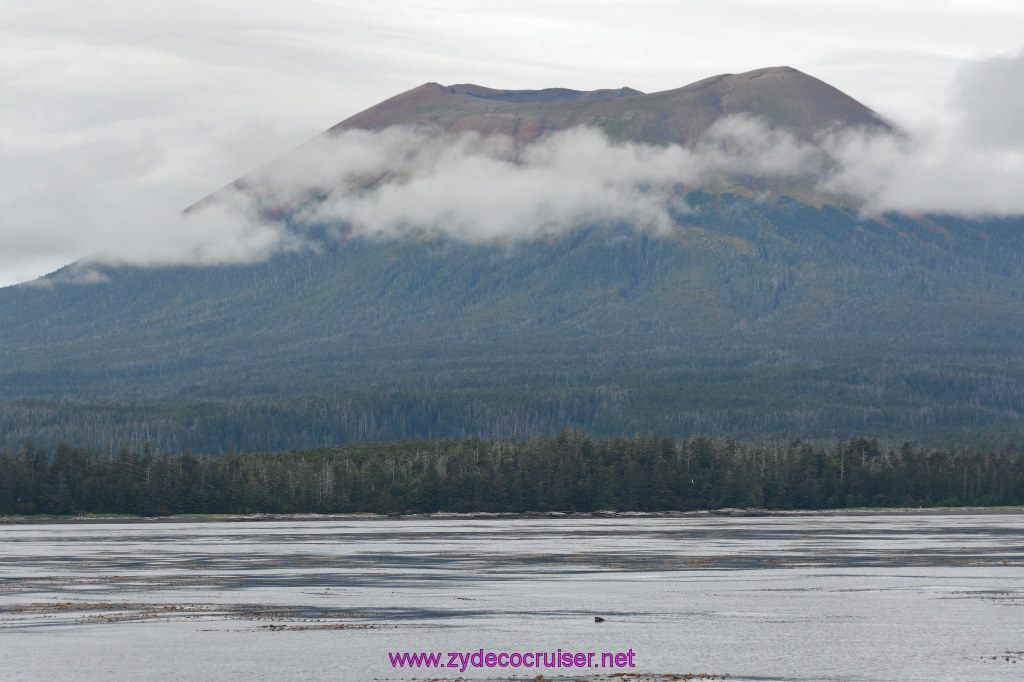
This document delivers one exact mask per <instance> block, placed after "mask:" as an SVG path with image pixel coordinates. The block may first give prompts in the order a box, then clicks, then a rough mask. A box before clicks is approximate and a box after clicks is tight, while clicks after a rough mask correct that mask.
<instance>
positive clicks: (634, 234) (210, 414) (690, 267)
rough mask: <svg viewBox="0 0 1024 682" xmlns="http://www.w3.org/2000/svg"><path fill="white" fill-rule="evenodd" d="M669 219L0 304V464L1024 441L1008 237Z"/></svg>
mask: <svg viewBox="0 0 1024 682" xmlns="http://www.w3.org/2000/svg"><path fill="white" fill-rule="evenodd" d="M687 201H688V202H689V204H690V206H689V208H685V209H683V208H681V209H680V211H679V212H678V213H677V214H675V215H674V220H675V222H676V225H675V227H674V228H673V230H672V231H671V232H670V233H669V234H666V235H654V234H651V233H647V232H643V231H636V230H634V229H632V228H631V227H629V226H625V225H597V226H594V225H591V226H584V227H580V228H578V229H576V230H574V231H571V232H568V233H565V234H561V235H559V236H558V237H557V238H551V239H546V240H545V239H541V240H537V241H532V242H524V243H518V244H507V245H495V244H464V243H457V242H452V241H447V240H444V239H441V238H429V235H423V236H422V238H421V239H407V240H397V241H386V242H384V241H373V240H368V239H349V240H347V241H342V242H338V241H337V240H335V241H333V242H332V241H330V240H329V239H328V238H327V236H326V234H327V233H326V232H325V233H324V234H323V235H321V241H320V242H319V244H320V251H319V252H308V253H291V254H280V255H278V256H275V257H274V258H272V259H271V260H269V261H268V262H265V263H257V264H251V265H225V266H216V267H154V268H135V267H99V268H98V271H99V272H101V273H102V274H103V275H104V276H105V277H107V278H108V280H109V281H107V282H105V283H100V284H66V283H65V284H60V283H57V282H58V280H59V279H60V277H62V276H67V275H68V273H67V272H65V273H58V274H57V275H56V276H55V277H54V278H53V279H54V282H52V283H51V285H50V286H19V287H10V288H6V289H2V290H0V446H3V445H6V446H8V447H15V446H16V445H17V444H19V443H22V442H24V440H25V439H26V438H29V437H32V438H35V439H37V440H36V442H37V443H38V444H40V445H44V446H46V447H49V448H52V447H54V446H55V445H56V444H57V443H58V442H59V441H60V440H68V441H70V442H75V443H81V444H83V445H87V446H89V447H92V448H97V449H115V450H116V449H118V448H120V447H121V446H122V445H128V446H129V447H133V448H140V447H141V446H142V444H143V443H145V442H150V443H153V444H154V445H155V446H156V447H159V448H161V449H163V450H166V451H182V450H184V449H185V448H189V447H191V448H192V449H193V450H195V451H202V452H226V451H227V450H228V449H229V448H234V450H235V451H236V452H253V451H260V450H262V451H270V450H279V449H285V448H299V447H312V446H317V445H324V444H328V443H338V442H353V441H367V440H399V439H434V438H484V439H490V438H508V437H511V436H513V435H514V436H517V437H520V438H522V437H525V436H529V435H532V434H541V433H552V432H554V431H557V430H558V429H560V428H565V427H578V428H582V429H584V430H586V432H588V433H594V434H598V435H610V434H616V433H635V432H644V431H657V432H659V433H665V434H670V435H673V436H677V437H679V436H686V435H688V434H692V433H697V432H704V433H711V434H714V435H721V436H725V435H732V436H734V437H737V438H744V439H747V440H750V439H754V438H772V439H787V438H792V437H794V436H797V435H799V436H800V437H804V438H815V439H836V438H839V437H841V436H842V435H843V434H846V433H851V432H857V433H875V434H878V435H879V437H884V438H888V439H894V440H899V439H909V440H911V441H913V442H915V443H919V444H942V443H955V444H958V445H968V444H969V445H996V446H1000V445H1002V444H1005V443H1008V442H1010V441H1014V440H1018V439H1019V438H1020V437H1021V415H1022V414H1024V351H1022V346H1021V343H1020V321H1021V320H1024V219H1021V218H1014V219H988V220H968V219H962V218H955V217H950V216H929V217H921V216H917V217H913V218H911V217H908V216H904V215H898V214H893V215H887V216H885V217H884V218H879V219H877V220H872V219H867V218H862V217H860V216H858V215H856V214H855V213H854V212H852V211H849V210H845V209H841V208H837V207H833V206H824V207H821V208H814V207H810V206H806V205H803V204H799V203H797V202H796V201H793V200H790V199H785V198H784V199H780V200H779V201H777V202H775V203H774V204H773V203H768V202H760V201H754V200H751V199H742V198H738V197H730V196H723V195H710V194H704V193H701V192H699V191H694V192H691V193H690V194H689V195H688V196H687Z"/></svg>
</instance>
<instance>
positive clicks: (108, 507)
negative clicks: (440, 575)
mask: <svg viewBox="0 0 1024 682" xmlns="http://www.w3.org/2000/svg"><path fill="white" fill-rule="evenodd" d="M1022 464H1024V459H1022V455H1021V454H1020V453H1018V452H1017V451H1016V449H1015V448H1014V447H1007V448H1004V449H1003V450H1001V451H976V450H966V449H959V450H934V449H924V448H917V447H914V446H912V445H910V444H909V443H906V444H903V445H902V446H900V447H892V446H890V447H884V446H882V445H880V444H879V443H878V441H877V440H867V439H865V438H854V439H852V440H840V441H836V442H833V443H829V444H825V445H819V444H814V443H810V442H804V441H800V440H793V441H790V442H788V443H744V442H737V441H733V440H726V439H712V438H710V437H706V436H696V437H691V438H686V439H673V438H660V437H657V436H654V435H637V436H634V437H632V438H624V437H622V438H600V439H594V438H591V437H588V436H587V435H586V434H584V433H583V432H581V431H578V430H575V431H563V432H562V433H561V434H559V435H557V436H545V437H533V438H528V439H524V440H515V439H509V440H493V441H481V440H437V441H417V442H402V443H362V444H349V445H341V446H334V447H321V448H314V449H309V450H300V451H282V452H274V453H254V454H247V455H237V454H232V453H229V454H226V455H217V456H211V455H196V454H193V453H191V452H188V451H186V452H185V453H182V454H163V453H154V452H151V451H150V450H149V449H148V448H144V449H143V451H142V452H141V453H140V452H137V451H135V450H131V449H129V448H122V449H121V450H120V451H119V452H118V453H116V454H114V453H101V452H95V451H89V450H86V449H82V448H77V447H73V446H71V445H69V444H67V443H61V444H59V445H58V446H57V447H56V448H54V449H53V450H52V451H49V450H47V449H44V448H36V447H34V446H33V445H32V444H31V443H30V442H29V443H25V444H24V445H23V446H22V447H20V448H19V449H18V450H17V451H0V514H5V515H12V514H14V515H18V514H47V515H73V514H86V513H97V514H104V513H112V514H132V515H167V514H185V513H199V514H204V513H205V514H242V513H301V512H318V513H347V512H378V513H413V512H415V513H430V512H439V511H450V512H525V511H568V512H590V511H599V510H619V511H650V512H653V511H667V510H696V509H715V508H722V507H755V508H766V509H837V508H847V507H922V506H923V507H930V506H998V505H1018V504H1024V466H1022Z"/></svg>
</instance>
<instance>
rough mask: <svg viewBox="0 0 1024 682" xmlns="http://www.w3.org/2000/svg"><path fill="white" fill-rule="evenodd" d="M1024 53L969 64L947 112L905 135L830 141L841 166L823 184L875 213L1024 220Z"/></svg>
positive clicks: (848, 135)
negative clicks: (1023, 88) (1023, 85)
mask: <svg viewBox="0 0 1024 682" xmlns="http://www.w3.org/2000/svg"><path fill="white" fill-rule="evenodd" d="M1021 82H1024V52H1020V53H1017V54H1015V55H1004V56H999V57H992V58H988V59H984V60H980V61H976V62H971V63H969V64H967V65H966V66H965V67H964V68H962V69H961V70H960V72H959V73H958V75H957V78H956V79H955V81H954V86H953V87H952V88H951V91H950V97H949V100H948V103H947V107H946V110H945V111H942V112H939V113H938V115H937V116H936V117H935V118H934V120H933V121H932V122H931V123H930V124H927V125H922V126H920V127H918V128H917V129H916V130H913V131H908V133H907V134H904V135H866V134H864V133H863V132H862V131H852V132H845V133H837V134H835V135H833V136H830V137H828V138H826V139H824V140H822V146H823V148H824V149H825V150H826V151H827V152H828V153H829V154H830V155H831V156H833V157H834V158H835V160H836V162H837V164H838V166H837V168H836V169H835V171H834V172H833V173H832V175H831V176H830V177H828V178H827V179H825V180H824V181H823V182H822V186H823V187H824V188H826V189H829V190H835V191H839V192H842V193H845V194H848V195H850V196H853V197H855V198H856V199H858V200H859V201H861V202H862V203H863V205H864V207H865V208H866V209H867V210H869V211H875V212H878V211H914V212H934V213H956V214H965V215H972V216H987V215H1024V191H1022V188H1024V93H1022V92H1021V89H1020V83H1021Z"/></svg>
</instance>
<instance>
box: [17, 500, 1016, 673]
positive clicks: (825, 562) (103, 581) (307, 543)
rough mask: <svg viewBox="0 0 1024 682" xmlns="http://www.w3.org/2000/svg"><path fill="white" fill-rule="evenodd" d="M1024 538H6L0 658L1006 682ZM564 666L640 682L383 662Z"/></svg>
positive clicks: (250, 533)
mask: <svg viewBox="0 0 1024 682" xmlns="http://www.w3.org/2000/svg"><path fill="white" fill-rule="evenodd" d="M1022 521H1024V516H1022V515H1018V514H1013V513H1005V514H977V515H973V514H958V515H883V514H879V515H850V516H786V517H760V518H719V517H710V518H709V517H703V518H606V519H571V518H567V519H538V520H524V519H519V520H512V519H499V520H452V519H446V520H432V519H415V520H376V519H345V520H330V521H258V522H207V523H145V522H140V523H124V524H81V525H76V524H40V525H21V526H0V650H2V653H3V656H4V659H5V665H4V667H5V670H4V674H5V675H7V674H8V673H9V674H11V675H13V679H60V678H63V679H67V678H69V677H71V678H75V679H103V680H108V679H115V680H116V679H122V680H129V679H167V678H168V677H170V678H178V679H239V678H253V677H255V678H256V679H296V680H298V679H335V680H336V679H341V680H364V679H371V678H374V677H376V678H379V679H411V678H418V679H455V678H458V677H459V676H460V675H461V676H463V677H477V678H487V679H495V678H498V677H500V678H504V679H508V678H509V677H513V676H515V675H518V676H519V677H520V678H522V679H536V677H537V675H538V674H543V675H544V676H545V678H546V679H549V680H550V679H561V678H562V677H564V678H565V679H611V678H607V677H603V676H602V675H608V674H609V673H613V672H618V673H621V672H628V673H651V674H652V675H653V674H655V673H657V674H658V675H666V676H667V677H657V676H646V675H645V676H644V677H643V678H642V679H671V676H672V675H681V676H685V675H686V674H700V673H705V674H714V675H726V674H728V675H729V678H730V679H787V680H788V679H793V680H804V679H806V680H812V679H834V680H887V679H891V680H907V679H921V680H936V679H958V680H959V679H972V680H986V679H991V680H1001V679H1007V677H1008V676H1009V677H1013V673H1016V672H1018V670H1017V666H1018V665H1020V666H1022V667H1021V670H1024V660H1022V654H1021V651H1022V650H1024V631H1022V630H1021V629H1020V626H1019V624H1020V623H1021V622H1022V621H1024V609H1022V607H1024V570H1022V566H1024V523H1022ZM595 616H597V617H600V618H603V619H604V622H600V623H598V622H595ZM559 648H560V649H562V650H563V651H583V652H590V651H593V652H604V651H626V650H627V649H631V650H633V651H635V652H636V656H635V661H636V664H637V667H636V668H633V669H629V670H614V671H576V670H568V671H567V670H559V669H535V668H529V669H526V668H522V669H512V668H504V669H502V668H482V669H473V668H469V669H468V670H466V671H465V672H460V671H459V670H458V669H451V670H450V671H449V670H448V669H432V670H425V669H417V670H409V669H404V670H396V669H393V668H392V666H391V664H390V663H389V660H388V653H389V652H406V651H408V652H419V651H424V652H433V651H437V652H445V653H447V652H468V651H477V650H480V649H484V650H485V651H495V652H500V651H506V652H513V651H554V650H556V649H559ZM444 658H445V661H447V660H448V658H447V656H445V657H444ZM598 673H602V675H598ZM567 675H568V676H567ZM566 676H567V677H566ZM614 679H622V678H614ZM627 679H628V678H627ZM635 679H641V678H635Z"/></svg>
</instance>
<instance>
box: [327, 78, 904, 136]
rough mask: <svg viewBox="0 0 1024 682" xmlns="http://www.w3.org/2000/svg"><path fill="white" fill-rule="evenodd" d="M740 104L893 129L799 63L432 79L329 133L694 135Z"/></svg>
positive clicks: (812, 124)
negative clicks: (589, 75) (656, 82)
mask: <svg viewBox="0 0 1024 682" xmlns="http://www.w3.org/2000/svg"><path fill="white" fill-rule="evenodd" d="M735 114H747V115H753V116H759V117H762V118H764V119H765V120H768V121H770V122H771V124H772V125H773V126H777V127H780V128H783V129H785V130H788V131H789V132H792V133H794V134H795V135H796V136H797V137H799V138H803V139H810V138H811V137H813V135H814V134H815V133H818V132H821V131H822V130H824V129H826V128H829V127H832V126H838V127H854V126H860V127H867V128H875V129H885V130H888V129H889V125H888V124H887V123H886V122H885V121H883V120H882V119H881V118H880V117H879V116H878V115H877V114H875V113H874V112H873V111H871V110H870V109H868V108H867V107H865V106H864V105H863V104H861V103H860V102H858V101H856V100H855V99H853V98H852V97H850V96H848V95H846V94H844V93H842V92H840V91H839V90H837V89H836V88H834V87H832V86H831V85H828V84H827V83H824V82H822V81H820V80H818V79H817V78H814V77H812V76H808V75H807V74H804V73H801V72H800V71H797V70H796V69H792V68H789V67H773V68H767V69H758V70H756V71H750V72H747V73H741V74H724V75H720V76H714V77H712V78H707V79H704V80H702V81H698V82H696V83H693V84H691V85H687V86H685V87H682V88H678V89H675V90H666V91H665V92H656V93H651V94H644V93H642V92H639V91H637V90H633V89H631V88H619V89H618V90H594V91H591V92H580V91H576V90H566V89H562V88H551V89H548V90H492V89H490V88H484V87H480V86H478V85H450V86H443V85H438V84H437V83H426V84H424V85H421V86H419V87H418V88H414V89H412V90H409V91H408V92H403V93H402V94H400V95H397V96H395V97H392V98H391V99H388V100H386V101H384V102H381V103H380V104H378V105H376V106H374V107H371V108H369V109H367V110H366V111H363V112H360V113H358V114H356V115H355V116H352V117H350V118H347V119H345V120H344V121H342V122H341V123H339V124H337V125H336V126H334V127H332V128H331V129H330V130H329V131H328V134H337V133H339V132H341V131H343V130H351V129H364V130H383V129H385V128H387V127H389V126H394V125H430V126H436V127H437V128H439V129H440V130H443V131H446V132H463V131H476V132H479V133H484V134H499V135H509V136H511V137H512V138H514V139H515V140H516V142H518V143H520V144H527V143H529V142H533V141H535V140H537V139H538V138H540V137H541V136H543V135H545V134H547V133H551V132H552V131H557V130H565V129H566V128H570V127H572V126H589V127H592V128H596V129H599V130H601V131H602V132H604V133H605V134H606V135H607V136H608V137H609V138H611V139H613V140H618V141H630V142H646V143H649V144H666V143H675V144H687V145H692V144H693V143H695V142H696V141H697V140H699V139H700V137H701V135H702V134H703V133H704V132H705V131H706V130H707V129H708V128H709V127H710V126H711V125H712V124H713V123H714V122H715V121H717V120H719V119H720V118H721V117H723V116H728V115H735Z"/></svg>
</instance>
